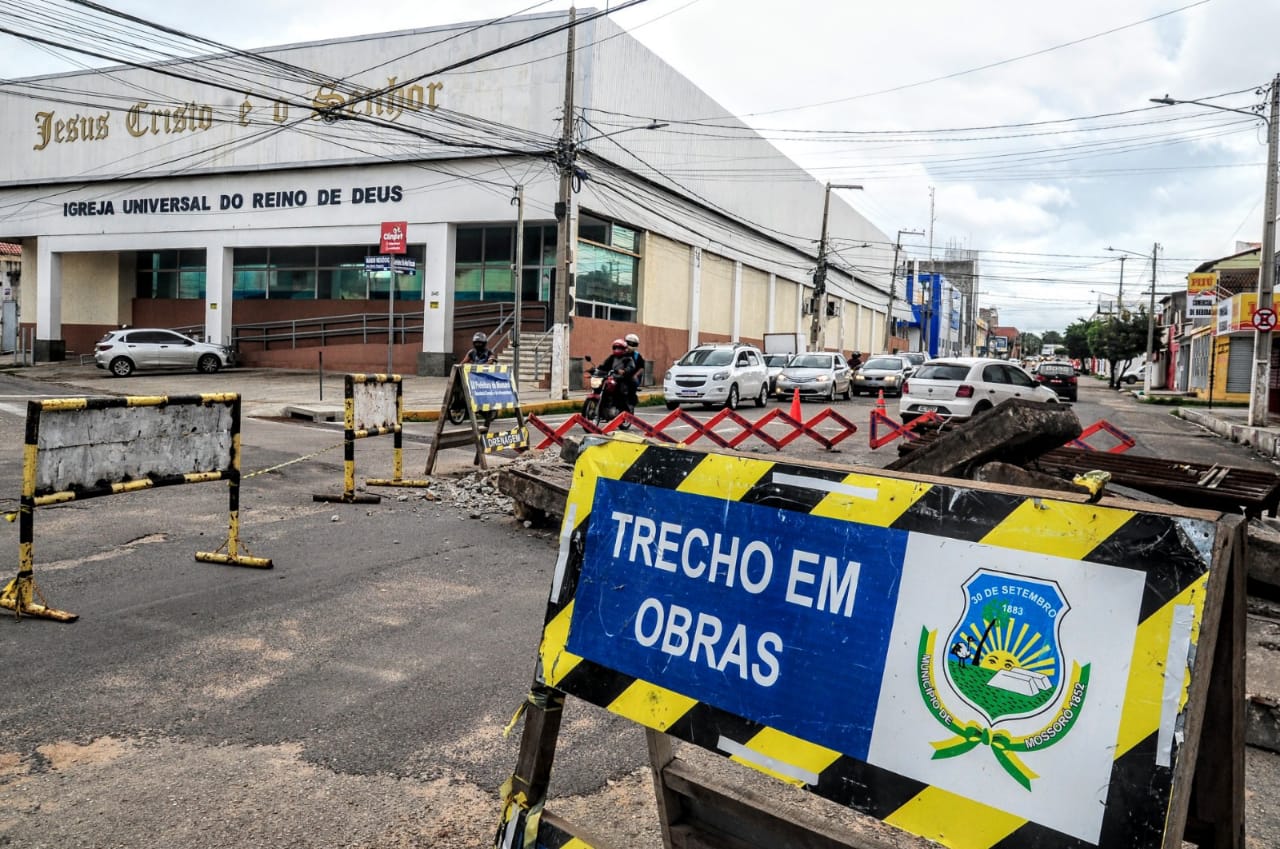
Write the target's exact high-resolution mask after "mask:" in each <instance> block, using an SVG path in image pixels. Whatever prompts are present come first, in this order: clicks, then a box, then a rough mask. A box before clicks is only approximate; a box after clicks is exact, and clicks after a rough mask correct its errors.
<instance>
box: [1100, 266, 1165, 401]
mask: <svg viewBox="0 0 1280 849" xmlns="http://www.w3.org/2000/svg"><path fill="white" fill-rule="evenodd" d="M1107 250H1109V251H1115V252H1117V253H1125V254H1132V255H1133V256H1140V257H1143V258H1146V256H1147V255H1146V254H1144V253H1141V252H1139V251H1131V250H1128V249H1127V248H1113V247H1108V248H1107ZM1159 253H1160V243H1159V242H1153V243H1152V245H1151V292H1150V295H1151V299H1150V301H1149V306H1148V307H1147V359H1146V366H1145V367H1144V368H1143V375H1144V376H1143V378H1142V394H1143V395H1150V394H1151V372H1152V368H1151V355H1152V354H1153V353H1155V335H1156V324H1155V322H1156V317H1155V313H1156V257H1157V256H1158V255H1159ZM1127 258H1128V257H1123V256H1122V257H1120V290H1121V291H1122V292H1123V291H1124V261H1125V260H1126V259H1127ZM1122 308H1123V307H1119V306H1118V307H1117V311H1119V310H1120V309H1122Z"/></svg>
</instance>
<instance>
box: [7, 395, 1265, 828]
mask: <svg viewBox="0 0 1280 849" xmlns="http://www.w3.org/2000/svg"><path fill="white" fill-rule="evenodd" d="M47 391H48V387H44V386H40V385H38V384H35V385H33V384H29V383H27V382H26V381H22V380H20V379H15V378H11V377H7V376H3V375H0V509H3V510H12V509H14V508H15V507H16V502H17V496H18V486H19V481H20V480H21V473H20V470H21V459H22V442H23V436H22V434H23V418H22V416H23V415H24V409H25V408H24V398H25V397H27V396H31V395H35V394H40V393H46V392H47ZM873 404H874V399H867V398H863V399H860V400H856V401H853V402H845V403H841V404H838V405H837V409H838V410H840V411H841V412H842V413H843V414H845V415H847V416H848V417H849V418H850V419H852V420H853V421H855V422H856V423H858V426H859V428H860V430H859V432H858V433H857V434H856V435H855V436H854V437H853V438H851V439H849V440H847V441H846V442H845V443H843V444H842V446H841V449H840V451H839V452H836V453H831V452H826V451H823V450H821V449H820V448H818V447H816V446H812V445H806V446H804V447H800V446H799V445H797V446H795V447H794V448H789V449H788V456H796V457H800V458H808V459H819V460H823V461H834V462H842V463H857V464H866V465H874V466H882V465H884V463H885V462H887V461H888V460H889V459H891V457H892V456H893V455H892V454H891V453H886V452H889V451H892V449H881V450H880V451H877V452H872V451H870V449H868V448H867V445H866V428H865V425H866V420H867V414H868V411H869V409H870V407H871V406H872V405H873ZM889 406H890V411H891V413H892V412H893V411H894V406H893V402H892V401H890V402H889ZM818 409H819V407H818V406H817V405H814V404H807V405H806V413H807V414H811V413H812V412H816V411H817V410H818ZM1076 409H1077V412H1078V413H1079V414H1080V417H1081V419H1082V421H1084V422H1085V423H1086V424H1087V423H1089V422H1091V421H1093V420H1094V419H1096V418H1100V417H1106V418H1108V419H1109V420H1111V421H1112V422H1113V423H1115V424H1117V425H1118V426H1120V427H1123V428H1124V429H1125V430H1127V431H1129V432H1130V433H1132V434H1134V435H1135V436H1136V437H1137V438H1138V439H1139V450H1142V451H1145V452H1152V453H1155V452H1158V453H1161V454H1163V455H1165V456H1170V455H1171V454H1170V452H1186V455H1187V456H1188V457H1192V458H1195V459H1197V460H1204V459H1205V457H1206V456H1208V455H1210V454H1214V455H1217V454H1219V453H1222V454H1223V455H1224V456H1228V455H1229V456H1230V457H1231V460H1232V461H1233V462H1235V463H1236V464H1237V465H1244V464H1248V465H1258V464H1261V466H1265V467H1270V464H1268V463H1267V462H1266V461H1262V460H1260V459H1259V458H1256V457H1252V456H1251V455H1248V454H1247V453H1246V452H1245V451H1243V450H1242V449H1240V448H1238V447H1237V446H1232V445H1230V444H1228V443H1224V442H1222V441H1221V440H1217V439H1214V438H1211V437H1207V436H1205V435H1203V434H1202V433H1201V432H1199V431H1198V430H1197V429H1195V428H1193V427H1191V426H1189V425H1186V424H1184V423H1182V422H1181V421H1180V420H1176V419H1173V418H1172V417H1170V416H1168V414H1167V413H1165V412H1164V411H1162V410H1159V409H1156V410H1152V409H1150V408H1144V407H1141V406H1139V405H1137V404H1135V403H1133V402H1132V401H1131V400H1126V399H1124V398H1123V397H1119V396H1116V395H1115V394H1114V393H1110V392H1108V391H1106V390H1105V389H1103V388H1101V386H1100V385H1099V386H1098V387H1092V386H1087V387H1086V391H1084V392H1083V393H1082V394H1081V402H1080V404H1078V405H1077V406H1076ZM665 412H666V411H665V410H662V409H653V410H649V411H647V412H646V416H647V417H650V418H653V419H655V420H656V419H657V418H661V416H662V415H665ZM744 412H749V411H744ZM695 414H696V415H699V416H705V413H701V412H696V413H695ZM243 430H244V433H243V444H244V457H243V468H244V470H245V472H246V473H249V474H251V475H252V476H251V477H248V478H247V479H246V480H245V484H244V487H243V490H242V516H241V518H242V529H241V532H242V536H243V538H244V540H245V542H246V543H247V547H248V549H249V551H250V552H251V553H253V554H256V555H259V556H266V557H271V558H273V559H274V560H275V564H276V565H275V568H274V569H272V570H253V569H242V568H234V567H223V566H216V565H210V564H206V563H199V562H196V561H195V560H194V559H193V554H194V552H196V551H208V550H214V549H217V548H218V547H219V546H221V545H222V544H223V543H224V542H225V540H226V535H227V518H228V517H227V500H226V490H225V488H224V487H223V486H222V485H220V484H193V485H189V486H178V487H170V488H166V489H161V490H153V491H144V492H139V493H132V494H126V495H119V496H111V497H107V498H99V499H95V500H88V501H83V502H73V503H70V504H65V505H60V506H56V507H47V508H40V509H39V510H37V512H36V515H35V519H34V526H35V575H36V580H37V582H38V584H39V586H40V588H41V590H42V591H43V593H44V596H45V598H46V600H47V603H48V604H50V605H52V606H54V607H59V608H63V609H67V610H70V611H73V612H75V613H78V614H79V615H80V617H81V618H80V620H79V621H78V622H76V623H74V624H70V625H65V624H56V623H52V622H46V621H37V620H30V619H24V620H21V621H17V620H15V619H13V618H12V617H9V616H7V615H6V616H0V664H2V668H3V669H4V670H5V675H4V679H3V681H4V683H3V685H2V686H0V728H3V729H4V733H3V736H2V737H0V846H14V847H23V849H43V847H48V849H79V847H84V849H88V848H89V847H95V849H106V847H129V849H153V848H154V849H174V847H182V848H183V849H206V847H207V849H214V848H215V847H228V846H236V847H238V848H239V849H254V847H272V849H276V848H277V847H348V846H350V847H370V849H374V848H375V847H376V849H398V848H399V847H428V846H429V847H474V846H485V845H489V843H490V841H491V840H492V835H493V832H494V829H495V827H496V824H497V821H498V816H499V801H498V795H497V791H498V787H499V786H500V784H501V783H502V782H503V781H504V780H505V779H506V778H507V777H508V776H509V775H510V773H511V770H512V768H513V766H514V763H515V755H516V749H517V744H518V738H519V734H518V730H517V733H515V734H513V735H511V737H509V738H506V737H504V736H503V733H502V732H503V728H504V727H505V726H506V725H507V723H508V722H509V721H510V719H511V717H512V715H513V713H514V712H515V710H516V708H517V707H518V706H519V705H520V703H521V701H522V700H523V698H524V696H525V694H526V692H527V689H528V685H529V682H530V680H531V676H532V672H533V662H534V657H535V653H536V649H537V645H538V638H539V631H540V625H541V621H542V617H543V614H544V609H545V604H546V593H547V590H548V587H549V586H550V580H551V569H552V567H553V565H554V562H555V556H556V539H555V532H554V531H553V530H550V529H537V528H525V527H523V526H522V525H521V524H520V523H518V522H516V521H514V520H513V519H512V518H511V517H510V516H509V514H507V513H506V512H505V510H504V507H505V505H504V504H503V503H502V501H501V500H500V499H498V498H497V497H496V496H495V495H494V493H492V492H491V491H489V490H486V489H485V488H484V484H483V483H477V484H476V485H475V488H474V489H463V488H460V487H458V486H456V485H455V484H452V483H449V482H445V481H442V482H440V483H438V484H436V485H433V487H432V488H431V489H429V490H426V491H425V493H424V491H423V490H417V489H409V490H403V491H401V490H394V489H383V490H379V492H380V493H382V494H383V496H384V497H383V500H382V502H381V503H380V504H377V505H342V504H324V503H316V502H314V501H313V500H312V494H314V493H337V492H339V491H340V490H341V486H342V471H341V461H342V454H341V450H340V448H338V445H339V444H340V439H341V431H340V429H339V428H335V427H333V426H311V425H302V424H298V423H288V422H281V421H274V420H252V419H251V420H248V421H246V422H245V423H244V429H243ZM428 431H429V429H428V428H427V427H425V426H417V428H416V429H414V430H413V431H412V432H411V434H410V438H409V440H408V441H407V443H406V461H405V468H406V474H407V475H409V476H413V475H416V474H417V473H418V472H420V471H421V469H422V466H423V464H424V462H425V456H426V449H425V446H424V443H423V436H424V435H425V434H426V433H427V432H428ZM764 451H765V453H767V454H768V455H772V454H773V452H772V450H771V449H764ZM446 453H451V454H452V455H457V456H451V457H449V458H448V459H447V462H446V464H445V465H446V467H447V468H448V469H450V470H452V471H454V472H462V471H466V470H468V469H469V468H470V464H469V459H470V458H469V457H468V456H466V454H465V452H461V451H454V452H446ZM313 454H314V456H311V455H313ZM303 457H307V458H308V459H305V460H301V461H298V460H299V458H303ZM282 464H284V465H282ZM357 464H358V465H357V474H358V477H359V478H361V479H363V478H364V477H368V476H374V477H378V476H389V475H390V472H391V444H390V440H389V439H371V440H364V441H361V443H358V448H357ZM267 469H270V471H265V472H261V470H267ZM258 472H261V473H258ZM255 473H256V474H255ZM424 494H426V495H428V497H424ZM401 498H403V499H404V500H400V499H401ZM429 498H434V499H436V500H429ZM0 551H4V552H9V557H8V559H6V560H5V561H0V563H3V562H8V563H10V564H14V563H16V552H17V526H16V524H15V523H11V522H3V523H0ZM682 753H684V754H687V756H688V757H690V758H691V759H694V760H698V759H699V758H700V757H701V756H700V755H699V753H697V752H694V751H692V750H690V751H688V752H684V751H683V749H682ZM1275 761H1276V758H1275V756H1272V755H1269V754H1265V753H1262V752H1256V751H1251V752H1250V754H1249V767H1250V789H1251V796H1250V800H1249V810H1250V816H1251V817H1253V821H1252V822H1251V823H1250V832H1251V835H1252V838H1251V839H1252V843H1251V845H1252V846H1257V847H1262V846H1275V845H1280V841H1278V840H1277V839H1275V837H1276V834H1277V832H1276V831H1275V824H1276V822H1277V820H1280V812H1277V811H1276V804H1277V801H1276V800H1277V798H1280V797H1278V796H1277V793H1276V787H1275V776H1276V775H1277V772H1278V771H1280V770H1278V768H1277V765H1276V763H1275ZM701 762H702V763H704V764H705V765H706V767H707V768H709V769H713V770H730V772H729V773H727V774H731V775H733V776H737V778H735V780H738V781H741V782H743V783H745V784H748V785H750V786H757V785H759V786H761V787H762V788H763V790H764V792H777V790H776V788H777V787H778V786H779V785H774V784H773V783H772V782H768V781H767V780H766V779H763V778H762V777H759V776H757V775H755V774H754V773H749V774H744V773H746V772H747V771H742V770H737V769H736V768H734V767H732V765H727V764H726V762H723V761H720V760H719V759H715V758H702V761H701ZM644 763H645V749H644V738H643V735H642V733H641V732H640V731H639V729H637V728H636V727H634V726H632V725H630V724H629V723H626V722H623V721H621V720H617V719H615V718H613V717H612V716H611V715H609V714H607V713H606V712H604V711H601V710H598V709H595V708H590V707H587V706H584V705H581V704H580V703H577V702H575V701H572V700H571V701H570V706H569V708H568V710H567V712H566V717H565V722H564V730H563V733H562V738H561V746H560V749H559V753H558V755H557V759H556V769H555V777H554V781H553V788H552V793H553V796H554V798H555V800H556V801H555V804H554V805H553V807H554V809H556V810H557V811H558V812H561V813H564V814H567V815H569V816H570V817H571V818H575V819H579V820H585V821H588V822H591V823H593V825H594V826H595V827H596V830H597V831H599V832H601V833H603V834H604V835H606V836H607V837H609V838H611V839H612V840H613V841H615V842H616V843H617V844H618V845H620V846H657V845H660V840H659V837H658V834H657V831H656V820H655V818H654V812H653V803H652V786H651V784H650V779H649V777H648V774H647V771H646V770H645V768H644V766H643V765H644ZM761 782H763V784H761ZM797 796H800V797H802V798H800V799H796V798H795V797H797ZM786 798H787V799H788V803H789V804H795V805H800V806H808V805H813V804H814V800H811V799H809V798H808V797H807V796H804V794H794V793H787V794H786ZM819 801H820V800H819ZM817 809H818V810H824V811H826V813H827V814H830V811H829V810H828V809H827V808H823V807H821V806H818V807H817ZM838 821H840V822H845V823H847V824H848V827H849V828H850V829H852V830H861V831H863V832H865V833H866V834H868V835H871V836H873V837H874V838H875V839H877V840H880V841H881V842H882V843H885V842H890V843H893V844H894V845H899V846H913V845H917V843H916V841H913V840H911V839H908V838H905V837H900V836H895V835H890V834H889V833H888V832H887V831H886V829H885V828H884V827H882V826H880V825H878V824H869V823H866V822H862V821H859V820H857V818H854V817H850V816H846V815H844V814H843V813H841V814H840V817H839V818H838Z"/></svg>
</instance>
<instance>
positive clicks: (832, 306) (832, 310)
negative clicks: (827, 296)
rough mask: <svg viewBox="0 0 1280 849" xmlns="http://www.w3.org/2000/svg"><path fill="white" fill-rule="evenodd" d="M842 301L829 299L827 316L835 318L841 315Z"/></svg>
mask: <svg viewBox="0 0 1280 849" xmlns="http://www.w3.org/2000/svg"><path fill="white" fill-rule="evenodd" d="M842 303H843V302H842V301H827V318H835V317H836V316H838V315H840V305H841V304H842Z"/></svg>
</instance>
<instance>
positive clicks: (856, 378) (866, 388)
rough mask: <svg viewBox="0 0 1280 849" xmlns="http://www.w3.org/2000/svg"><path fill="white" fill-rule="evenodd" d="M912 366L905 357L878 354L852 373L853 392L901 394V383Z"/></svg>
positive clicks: (856, 393) (909, 372)
mask: <svg viewBox="0 0 1280 849" xmlns="http://www.w3.org/2000/svg"><path fill="white" fill-rule="evenodd" d="M913 368H914V367H913V366H912V365H911V362H910V361H909V360H908V359H907V358H906V357H899V356H893V355H888V354H878V355H877V356H874V357H872V358H871V359H869V360H867V361H866V362H865V363H863V364H862V367H861V368H859V369H858V370H857V371H855V372H854V373H853V394H854V395H861V394H862V393H863V392H865V393H867V394H868V395H874V394H876V393H878V392H882V391H883V392H884V393H885V394H886V395H901V394H902V385H903V384H904V383H906V382H907V378H908V377H909V376H910V375H911V372H912V371H913Z"/></svg>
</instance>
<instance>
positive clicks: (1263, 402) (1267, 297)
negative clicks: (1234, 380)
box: [1151, 74, 1280, 427]
mask: <svg viewBox="0 0 1280 849" xmlns="http://www.w3.org/2000/svg"><path fill="white" fill-rule="evenodd" d="M1270 95H1271V97H1270V99H1271V108H1270V111H1269V114H1268V115H1266V116H1264V115H1261V114H1259V113H1257V112H1249V111H1246V110H1244V109H1232V108H1230V107H1227V106H1219V105H1217V104H1216V103H1206V102H1204V101H1202V100H1175V99H1174V98H1172V97H1169V96H1168V95H1166V96H1164V97H1153V98H1151V102H1152V103H1160V104H1163V105H1165V106H1173V105H1174V104H1177V103H1190V104H1195V105H1196V106H1204V107H1206V108H1209V109H1217V110H1220V111H1222V112H1238V113H1240V114H1241V115H1248V116H1250V117H1253V118H1261V119H1262V120H1263V122H1264V123H1265V124H1266V125H1267V191H1266V201H1265V203H1264V204H1263V206H1264V207H1265V209H1264V210H1263V213H1262V251H1261V254H1262V256H1261V262H1260V264H1259V265H1260V267H1259V269H1258V307H1257V308H1258V309H1260V310H1262V309H1271V308H1272V301H1273V295H1274V292H1275V286H1276V176H1277V175H1276V170H1277V169H1276V158H1277V157H1276V154H1277V139H1276V119H1277V117H1278V116H1277V113H1280V74H1277V75H1276V76H1275V77H1273V78H1272V80H1271V91H1270ZM1211 361H1212V360H1211ZM1251 380H1252V384H1251V386H1250V390H1251V391H1250V393H1249V426H1250V427H1266V426H1267V406H1268V394H1269V392H1270V389H1271V333H1270V331H1263V330H1259V329H1258V328H1257V327H1256V326H1255V327H1254V331H1253V375H1252V378H1251ZM1209 395H1210V397H1212V395H1213V387H1212V386H1210V387H1209Z"/></svg>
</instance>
